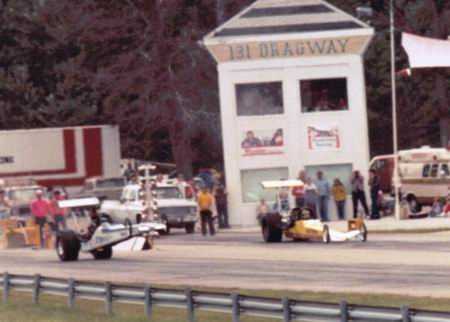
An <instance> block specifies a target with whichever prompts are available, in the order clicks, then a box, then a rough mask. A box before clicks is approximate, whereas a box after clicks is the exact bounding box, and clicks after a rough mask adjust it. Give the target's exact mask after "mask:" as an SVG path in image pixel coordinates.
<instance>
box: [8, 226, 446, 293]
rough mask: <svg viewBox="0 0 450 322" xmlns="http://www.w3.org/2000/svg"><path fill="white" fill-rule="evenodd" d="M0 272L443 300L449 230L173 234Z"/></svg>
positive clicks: (14, 260) (12, 258)
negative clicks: (323, 237)
mask: <svg viewBox="0 0 450 322" xmlns="http://www.w3.org/2000/svg"><path fill="white" fill-rule="evenodd" d="M0 271H8V272H10V273H16V274H20V273H22V274H36V273H40V274H43V275H47V276H53V277H64V278H68V277H74V278H77V279H85V280H103V281H112V282H128V283H139V284H140V283H148V284H159V285H183V286H186V285H189V286H192V287H199V286H205V287H220V288H222V287H225V288H251V289H281V290H297V291H301V290H315V291H331V292H335V291H341V292H364V293H392V294H402V295H416V296H434V297H450V287H449V286H450V232H441V233H429V234H373V235H370V236H369V241H368V242H367V243H362V242H347V243H336V244H328V245H325V244H322V243H320V242H291V241H287V242H283V243H280V244H265V243H263V242H262V240H261V236H260V235H259V234H257V233H236V232H234V233H231V232H223V233H219V234H218V235H216V236H214V237H209V236H208V237H202V236H201V235H199V234H195V235H186V234H184V233H183V232H182V231H181V230H180V231H176V230H174V232H173V234H172V235H170V236H164V237H161V238H159V239H158V240H156V245H155V248H154V249H153V250H151V251H149V252H127V251H120V252H115V254H114V257H113V259H112V260H109V261H94V260H93V259H92V257H91V256H90V255H89V254H83V255H81V256H80V260H79V261H78V262H71V263H61V262H59V261H58V259H57V257H56V254H55V253H54V251H50V250H31V249H20V250H2V251H0Z"/></svg>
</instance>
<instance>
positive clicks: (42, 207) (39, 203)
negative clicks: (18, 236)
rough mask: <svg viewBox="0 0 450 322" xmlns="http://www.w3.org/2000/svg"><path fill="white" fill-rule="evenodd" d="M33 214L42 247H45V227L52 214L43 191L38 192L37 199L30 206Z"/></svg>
mask: <svg viewBox="0 0 450 322" xmlns="http://www.w3.org/2000/svg"><path fill="white" fill-rule="evenodd" d="M30 208H31V214H32V216H33V217H34V220H35V222H36V224H37V225H38V226H39V238H40V240H41V247H42V248H43V247H44V234H43V229H44V225H45V224H46V223H47V215H48V214H49V213H50V204H49V202H48V201H47V200H46V199H45V198H44V196H43V192H42V190H37V191H36V199H34V200H33V201H32V202H31V205H30Z"/></svg>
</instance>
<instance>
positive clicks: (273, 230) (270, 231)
mask: <svg viewBox="0 0 450 322" xmlns="http://www.w3.org/2000/svg"><path fill="white" fill-rule="evenodd" d="M262 234H263V238H264V241H265V242H266V243H279V242H281V240H282V239H283V231H282V230H281V229H280V228H278V227H275V226H273V225H270V224H268V223H264V224H263V226H262Z"/></svg>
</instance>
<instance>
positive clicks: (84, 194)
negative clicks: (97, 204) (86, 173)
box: [76, 177, 127, 200]
mask: <svg viewBox="0 0 450 322" xmlns="http://www.w3.org/2000/svg"><path fill="white" fill-rule="evenodd" d="M126 183H127V182H126V179H125V178H124V177H107V178H106V177H94V178H89V179H86V181H85V183H84V186H83V188H82V189H81V191H80V193H78V195H76V198H89V197H96V198H98V199H99V200H119V198H120V195H121V194H122V191H123V188H124V187H125V185H126Z"/></svg>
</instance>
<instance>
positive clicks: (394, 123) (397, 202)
mask: <svg viewBox="0 0 450 322" xmlns="http://www.w3.org/2000/svg"><path fill="white" fill-rule="evenodd" d="M389 12H390V13H389V14H390V27H391V86H392V88H391V91H392V137H393V148H394V173H393V175H394V198H395V218H396V219H397V220H399V219H400V199H399V191H400V189H399V183H400V182H399V179H400V178H399V173H398V137H397V92H396V88H397V84H396V78H395V68H396V64H395V21H394V0H390V8H389Z"/></svg>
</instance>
